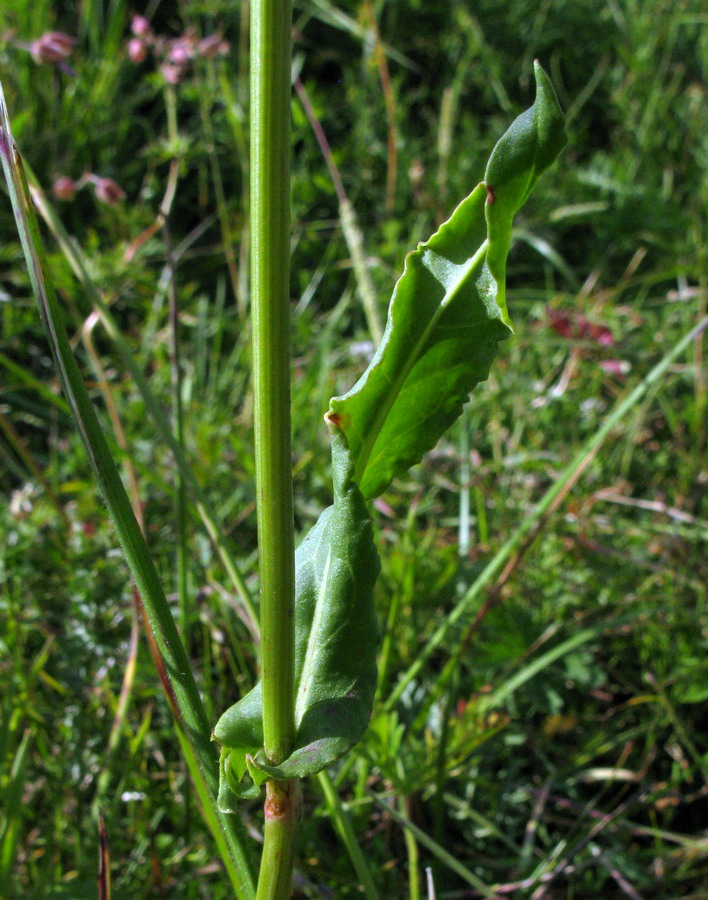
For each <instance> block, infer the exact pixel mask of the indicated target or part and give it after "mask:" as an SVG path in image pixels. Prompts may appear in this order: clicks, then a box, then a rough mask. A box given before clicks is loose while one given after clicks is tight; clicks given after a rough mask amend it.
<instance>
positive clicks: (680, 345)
mask: <svg viewBox="0 0 708 900" xmlns="http://www.w3.org/2000/svg"><path fill="white" fill-rule="evenodd" d="M707 327H708V318H704V319H703V320H702V321H701V322H699V323H698V324H697V325H696V327H695V328H692V329H691V331H689V332H688V333H687V334H685V335H684V336H683V337H682V338H681V339H680V340H679V341H677V343H676V344H675V345H674V346H673V347H672V348H671V350H669V352H668V353H667V354H666V355H665V356H664V357H663V358H662V359H661V360H660V361H659V362H658V363H657V364H656V365H655V366H654V368H653V369H652V370H651V371H650V372H649V373H648V374H647V375H646V376H645V377H644V378H643V379H642V380H641V381H640V382H639V384H638V385H637V386H636V387H635V388H634V389H633V390H632V391H630V392H629V393H628V394H627V395H626V396H625V397H624V398H622V399H621V400H619V401H618V402H617V403H616V404H615V406H614V408H613V410H612V411H611V412H610V413H609V415H608V416H607V417H606V418H605V421H604V423H603V425H602V426H601V427H600V428H599V429H598V430H597V431H596V432H595V433H594V434H593V435H592V436H591V437H590V438H588V440H587V441H585V443H584V444H583V445H582V447H581V448H580V450H579V451H578V453H577V454H576V456H575V457H574V458H573V460H572V462H571V463H570V464H569V465H568V466H567V467H566V468H565V469H564V470H563V472H562V473H561V475H560V476H559V477H558V479H557V480H556V481H555V482H554V483H553V484H552V485H551V487H550V488H549V489H548V490H547V491H546V493H545V494H544V496H543V497H542V499H541V500H540V501H539V502H538V503H537V504H536V506H535V507H534V508H533V510H532V511H531V512H530V513H529V515H528V516H527V517H526V518H525V519H524V520H523V521H522V523H521V525H520V526H519V527H518V528H517V529H516V531H515V532H514V533H513V534H512V535H511V537H510V538H509V539H508V540H507V541H506V542H505V544H504V545H503V546H502V547H501V548H500V549H499V551H498V552H497V553H496V554H495V556H494V557H493V559H492V560H491V561H490V562H489V563H488V564H487V566H486V567H485V568H484V570H483V571H482V573H481V574H480V576H479V577H478V578H477V580H476V581H475V582H474V583H473V584H472V585H471V586H470V588H469V589H468V590H467V591H466V592H465V594H464V595H463V597H462V598H461V599H460V600H459V601H458V603H457V605H456V606H455V607H454V609H453V610H452V611H451V612H450V613H449V615H448V616H446V617H445V620H444V621H443V622H442V623H441V624H440V625H439V626H438V628H437V629H436V630H435V631H434V632H433V634H432V635H431V636H430V638H429V639H428V641H427V643H426V645H425V646H424V647H423V648H422V650H421V651H420V653H419V654H418V656H417V657H416V660H415V662H413V663H412V664H411V665H410V666H409V667H408V669H407V670H406V671H405V673H404V674H403V675H402V676H401V678H400V680H399V681H398V684H397V685H396V687H395V688H394V689H393V691H392V692H391V694H390V695H389V697H388V699H387V700H386V702H385V704H384V709H386V710H390V709H392V708H393V706H394V705H395V704H396V702H397V701H398V700H399V699H400V697H401V695H402V694H403V692H404V691H405V689H406V686H407V685H408V684H410V682H411V681H412V680H413V679H414V678H416V676H417V675H418V673H419V672H420V671H421V669H422V668H423V666H424V665H425V663H426V661H427V660H428V659H429V658H430V655H431V654H432V653H433V652H434V651H435V650H436V649H437V648H438V647H439V646H440V645H441V644H442V642H443V641H444V640H445V638H446V637H447V634H448V632H449V631H450V629H451V628H453V627H454V626H455V625H456V624H457V622H459V620H460V619H461V618H462V616H464V615H466V614H467V612H468V610H469V608H470V606H471V605H472V603H473V602H474V601H475V600H476V599H477V598H478V597H479V596H480V594H481V593H482V591H483V590H484V589H485V588H486V587H487V585H489V584H490V583H491V582H492V581H493V580H494V579H496V578H497V576H499V575H500V574H501V572H502V571H503V569H504V566H505V565H506V563H507V561H508V560H509V559H510V558H511V557H512V556H513V555H514V554H515V553H516V552H517V551H518V550H519V548H520V547H521V546H522V544H523V543H524V541H525V540H526V538H527V537H528V536H529V535H530V534H531V533H532V532H533V531H534V529H535V528H536V526H537V523H538V522H539V520H541V519H542V518H543V517H544V516H545V515H546V514H547V513H548V511H549V510H550V509H551V507H552V506H553V504H554V502H555V501H556V498H557V497H558V495H559V494H562V493H563V491H565V490H566V485H567V483H568V481H570V480H571V479H573V478H575V477H576V475H577V471H578V469H580V468H581V467H582V466H583V464H584V461H585V460H586V458H587V457H588V456H589V455H590V454H593V453H595V452H596V451H597V449H598V448H599V447H600V446H601V445H602V444H603V442H604V441H605V440H606V439H607V437H608V436H609V434H610V433H611V431H612V430H613V429H614V428H615V427H616V426H617V425H618V424H619V422H621V421H622V419H623V418H624V417H625V416H626V415H627V414H628V413H629V412H630V410H631V409H633V407H635V406H636V405H637V403H639V402H640V401H641V400H642V399H643V398H644V396H645V395H646V394H647V393H648V392H649V391H650V390H652V388H653V387H654V386H655V385H656V384H657V382H659V381H660V380H661V379H662V378H663V376H664V375H665V374H666V372H667V371H668V369H669V367H670V366H671V364H672V363H673V362H674V360H675V359H677V358H678V357H679V356H680V355H681V354H682V353H683V352H684V351H685V350H686V349H687V348H688V347H690V345H691V344H692V342H693V341H694V340H696V338H697V337H698V336H699V335H700V334H701V333H702V332H703V331H704V330H705V329H706V328H707Z"/></svg>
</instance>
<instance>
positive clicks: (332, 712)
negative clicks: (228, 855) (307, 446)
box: [214, 429, 380, 810]
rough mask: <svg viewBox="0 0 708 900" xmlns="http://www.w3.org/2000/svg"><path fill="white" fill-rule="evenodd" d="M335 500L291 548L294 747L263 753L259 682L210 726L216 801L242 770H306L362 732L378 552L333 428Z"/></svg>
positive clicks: (231, 792) (259, 776) (371, 686)
mask: <svg viewBox="0 0 708 900" xmlns="http://www.w3.org/2000/svg"><path fill="white" fill-rule="evenodd" d="M332 469H333V480H334V504H333V505H332V506H330V507H328V508H327V509H326V510H325V511H324V512H323V513H322V515H321V516H320V517H319V519H318V520H317V522H316V524H315V525H314V527H313V528H312V529H311V530H310V532H309V533H308V535H307V537H306V538H305V540H304V541H303V542H302V544H301V545H300V547H299V548H298V550H297V553H296V556H295V568H296V588H295V594H296V596H295V692H296V693H295V726H296V738H295V746H294V748H293V750H292V753H291V754H290V756H289V757H288V758H287V759H286V760H285V761H284V762H283V763H281V765H279V766H278V767H277V768H275V767H272V766H269V765H268V762H267V760H266V759H265V756H264V754H263V750H262V747H263V723H262V699H261V685H260V683H259V684H257V685H256V687H255V688H253V690H252V691H250V693H248V694H246V696H245V697H243V699H242V700H240V701H239V702H238V703H236V704H235V705H234V706H232V707H231V708H230V709H228V710H227V711H226V712H225V713H224V714H223V715H222V717H221V718H220V719H219V722H218V723H217V725H216V728H215V729H214V736H215V737H216V739H217V740H218V741H219V742H220V743H221V744H222V745H223V746H224V748H225V753H224V755H223V757H222V766H221V790H220V794H219V800H220V805H221V808H222V809H224V810H226V809H230V808H232V806H233V802H234V800H235V798H236V797H237V796H243V795H244V794H248V795H252V792H253V786H252V785H244V784H243V783H242V782H241V778H242V776H243V775H244V774H245V772H246V771H247V770H248V771H249V772H250V774H251V776H252V777H253V778H254V780H255V781H256V782H258V781H263V780H265V778H266V777H273V778H278V779H287V778H296V777H302V776H304V775H314V774H316V773H317V772H319V771H321V770H322V769H324V768H325V767H326V766H328V765H329V764H330V763H332V762H333V761H334V760H336V759H338V758H339V757H340V756H342V755H343V754H344V753H346V752H347V750H349V749H350V748H351V747H352V746H353V745H354V744H355V743H356V742H357V741H358V740H359V738H360V737H361V735H362V734H363V732H364V729H365V728H366V726H367V723H368V721H369V716H370V715H371V708H372V706H373V701H374V692H375V690H376V650H377V645H378V635H379V632H378V625H377V622H376V615H375V612H374V601H373V594H374V584H375V583H376V578H377V577H378V573H379V568H380V566H379V559H378V555H377V553H376V548H375V546H374V538H373V529H372V525H371V518H370V516H369V513H368V510H367V507H366V503H365V501H364V498H363V497H362V495H361V492H360V491H359V488H358V487H357V485H356V484H355V482H354V481H353V480H352V476H353V465H352V460H351V454H350V453H349V449H348V447H347V442H346V438H345V437H344V435H343V434H342V433H341V432H339V431H338V430H336V429H335V432H334V434H333V436H332Z"/></svg>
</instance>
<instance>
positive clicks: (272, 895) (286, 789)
mask: <svg viewBox="0 0 708 900" xmlns="http://www.w3.org/2000/svg"><path fill="white" fill-rule="evenodd" d="M299 808H300V784H299V782H298V781H295V780H293V781H269V782H267V784H266V802H265V831H264V841H263V856H262V857H261V869H260V873H259V875H258V892H257V894H256V900H281V898H282V900H286V898H288V897H289V896H290V888H291V884H292V877H293V856H294V850H295V837H296V832H297V821H298V814H299Z"/></svg>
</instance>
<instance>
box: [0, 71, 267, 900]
mask: <svg viewBox="0 0 708 900" xmlns="http://www.w3.org/2000/svg"><path fill="white" fill-rule="evenodd" d="M0 156H1V157H2V165H3V169H4V170H5V178H6V181H7V185H8V189H9V192H10V198H11V201H12V207H13V211H14V214H15V220H16V223H17V228H18V232H19V236H20V240H21V242H22V248H23V251H24V254H25V259H26V261H27V265H28V268H29V272H30V278H31V281H32V287H33V290H34V293H35V297H36V299H37V303H38V305H39V309H40V314H41V317H42V322H43V324H44V327H45V330H46V333H47V337H48V339H49V341H50V345H51V349H52V354H53V356H54V359H55V363H56V365H57V368H58V371H59V374H60V378H61V382H62V386H63V388H64V392H65V394H66V396H67V399H68V401H69V405H70V407H71V409H72V412H73V415H74V417H75V419H76V423H77V427H78V429H79V432H80V435H81V439H82V441H83V444H84V447H85V449H86V452H87V454H88V457H89V460H90V462H91V466H92V468H93V470H94V473H95V475H96V478H97V480H98V483H99V486H100V488H101V493H102V495H103V497H104V500H105V501H106V505H107V506H108V510H109V513H110V515H111V519H112V520H113V523H114V525H115V527H116V531H117V532H118V537H119V540H120V543H121V545H122V547H123V551H124V553H125V555H126V558H127V560H128V564H129V566H130V569H131V572H132V575H133V577H134V579H135V582H136V585H137V587H138V590H139V592H140V595H141V598H142V600H143V603H144V605H145V610H146V612H147V616H148V619H149V622H150V628H151V631H152V635H153V637H154V640H155V643H156V644H157V646H158V648H159V653H160V658H161V660H162V662H163V664H164V669H165V672H166V675H167V678H166V679H165V681H163V685H164V687H165V690H166V692H167V694H168V700H170V703H171V706H172V708H173V711H174V712H175V714H176V720H177V725H178V733H179V734H180V737H181V739H183V745H185V744H188V745H189V748H190V750H191V751H192V753H191V754H187V755H186V759H187V764H188V767H189V770H190V773H191V775H192V778H193V780H194V783H195V786H196V788H197V792H198V795H199V796H200V798H201V800H202V802H203V804H205V806H206V807H210V808H211V809H212V810H213V811H214V814H213V817H211V818H208V819H207V821H208V824H209V825H210V827H211V828H212V832H213V833H214V836H215V838H216V840H217V844H218V845H219V849H220V851H221V852H222V858H223V860H224V864H225V866H226V868H227V870H228V872H229V876H230V878H231V881H232V883H233V886H234V889H235V890H236V893H237V895H238V896H239V898H243V900H251V898H252V897H253V895H254V887H253V878H252V874H251V869H250V861H249V857H248V854H247V851H246V847H245V842H244V839H243V835H242V833H241V830H240V824H239V823H238V820H237V819H236V818H235V817H224V818H221V819H219V817H220V814H219V813H218V812H217V811H216V786H217V767H216V759H215V757H214V753H213V750H212V745H211V741H210V727H209V723H208V721H207V718H206V714H205V712H204V707H203V706H202V702H201V699H200V697H199V692H198V690H197V685H196V683H195V681H194V678H193V676H192V672H191V667H190V664H189V660H188V658H187V654H186V652H185V650H184V647H183V645H182V642H181V640H180V637H179V634H178V632H177V628H176V626H175V623H174V619H173V618H172V614H171V612H170V608H169V606H168V603H167V599H166V597H165V594H164V591H163V589H162V585H161V583H160V580H159V578H158V575H157V572H156V570H155V567H154V564H153V562H152V559H151V557H150V553H149V551H148V548H147V545H146V543H145V540H144V538H143V536H142V533H141V531H140V527H139V525H138V523H137V521H136V519H135V515H134V513H133V510H132V507H131V505H130V501H129V499H128V496H127V494H126V491H125V488H124V487H123V483H122V481H121V479H120V476H119V474H118V470H117V468H116V465H115V462H114V460H113V456H112V454H111V451H110V448H109V446H108V443H107V442H106V438H105V436H104V434H103V432H102V430H101V427H100V425H99V423H98V419H97V417H96V413H95V412H94V409H93V406H92V404H91V400H90V398H89V396H88V393H87V391H86V388H85V386H84V383H83V381H82V378H81V373H80V372H79V368H78V365H77V364H76V360H75V359H74V357H73V354H72V352H71V347H70V345H69V340H68V338H67V335H66V332H65V330H64V328H63V326H62V325H61V310H60V308H59V304H58V301H57V297H56V293H55V291H54V286H53V284H52V281H51V278H50V276H49V271H48V265H47V260H46V255H45V253H44V247H43V245H42V240H41V236H40V233H39V226H38V223H37V218H36V215H35V212H34V207H33V206H32V201H31V199H30V193H29V188H28V186H27V181H26V178H25V176H24V172H23V169H22V161H21V159H20V155H19V153H18V151H17V148H16V147H15V145H14V142H13V140H12V134H11V131H10V124H9V118H8V114H7V107H6V105H5V100H4V96H3V94H2V89H1V88H0ZM216 821H220V825H219V827H215V823H216ZM222 829H223V833H222ZM227 847H228V850H226V848H227ZM224 851H226V852H224Z"/></svg>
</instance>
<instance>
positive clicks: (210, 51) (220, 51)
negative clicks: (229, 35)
mask: <svg viewBox="0 0 708 900" xmlns="http://www.w3.org/2000/svg"><path fill="white" fill-rule="evenodd" d="M230 48H231V45H230V44H229V42H228V41H224V40H222V38H221V35H220V34H209V35H207V36H206V37H205V38H202V40H201V41H199V43H198V44H197V52H198V53H199V55H200V56H203V57H204V58H205V59H213V58H214V57H215V56H226V54H227V53H228V52H229V50H230Z"/></svg>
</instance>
